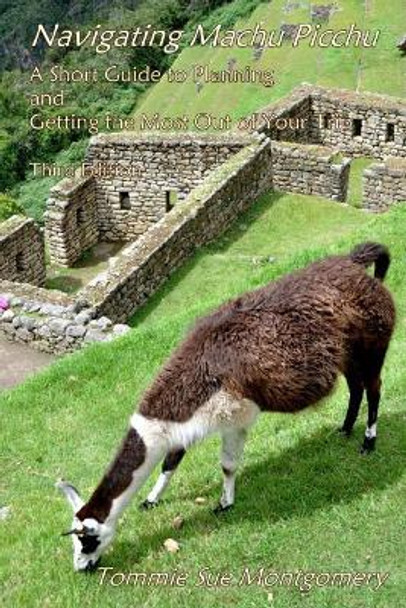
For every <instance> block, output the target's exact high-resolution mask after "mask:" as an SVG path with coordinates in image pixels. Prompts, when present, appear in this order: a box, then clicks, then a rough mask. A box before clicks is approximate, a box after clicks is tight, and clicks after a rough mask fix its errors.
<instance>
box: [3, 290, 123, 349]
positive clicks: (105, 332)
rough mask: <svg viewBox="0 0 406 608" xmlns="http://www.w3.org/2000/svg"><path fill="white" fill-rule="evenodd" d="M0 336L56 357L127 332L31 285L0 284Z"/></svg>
mask: <svg viewBox="0 0 406 608" xmlns="http://www.w3.org/2000/svg"><path fill="white" fill-rule="evenodd" d="M0 295H1V296H2V302H3V304H4V301H6V302H7V309H6V310H3V309H0V336H2V337H5V338H6V339H7V340H10V341H13V342H20V343H23V344H29V345H30V346H31V347H33V348H35V349H37V350H40V351H43V352H47V353H54V354H64V353H67V352H72V351H74V350H77V349H78V348H82V347H83V346H84V345H86V344H90V343H92V342H109V341H111V340H113V339H114V338H116V337H117V336H121V335H123V334H125V333H127V331H129V329H130V328H129V327H128V326H127V325H123V324H121V325H114V324H113V323H112V322H111V320H110V319H107V318H106V317H100V318H98V319H96V318H94V317H95V313H94V310H92V309H90V308H89V307H87V306H86V303H85V302H83V301H81V300H79V299H76V300H74V298H72V297H70V296H68V295H66V294H64V293H61V292H58V291H54V290H53V291H48V290H45V289H41V288H35V287H34V286H32V285H27V284H23V283H18V284H17V283H13V282H10V281H0Z"/></svg>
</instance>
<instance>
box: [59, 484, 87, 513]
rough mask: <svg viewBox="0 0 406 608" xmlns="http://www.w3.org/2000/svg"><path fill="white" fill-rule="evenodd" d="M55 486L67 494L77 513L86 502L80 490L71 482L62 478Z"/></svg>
mask: <svg viewBox="0 0 406 608" xmlns="http://www.w3.org/2000/svg"><path fill="white" fill-rule="evenodd" d="M55 487H56V488H58V489H59V490H60V491H61V492H62V494H63V495H64V496H65V498H66V500H67V501H68V503H69V504H70V506H71V507H72V509H73V512H74V513H76V512H77V511H79V509H81V508H82V507H83V505H84V504H85V503H84V501H83V500H82V499H81V498H80V496H79V493H78V491H77V490H76V488H74V487H73V486H72V485H71V484H70V483H68V482H67V481H64V480H63V479H61V480H60V481H57V482H56V484H55Z"/></svg>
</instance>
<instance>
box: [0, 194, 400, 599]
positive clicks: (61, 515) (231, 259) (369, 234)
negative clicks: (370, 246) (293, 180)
mask: <svg viewBox="0 0 406 608" xmlns="http://www.w3.org/2000/svg"><path fill="white" fill-rule="evenodd" d="M405 222H406V206H405V205H403V206H402V205H398V206H397V207H395V208H393V209H392V210H391V211H390V212H388V213H386V214H384V215H379V216H378V215H371V214H366V213H363V212H362V211H360V210H358V209H355V208H352V207H347V206H342V205H339V204H337V203H332V202H327V201H324V200H318V199H315V198H311V197H304V196H293V195H276V194H274V195H269V196H265V197H263V198H262V199H261V200H260V201H258V203H257V204H256V205H255V206H254V207H253V208H252V209H251V210H250V211H249V212H248V213H247V214H245V216H243V217H241V219H240V220H239V221H238V222H237V223H236V224H235V225H234V227H233V228H232V229H231V230H230V231H229V232H228V233H227V234H226V235H225V236H224V237H223V238H222V239H221V240H220V241H219V242H217V243H216V244H213V245H211V246H209V247H206V248H203V249H201V250H200V251H199V252H198V253H197V254H196V255H195V256H194V258H193V259H192V260H191V261H190V262H189V263H188V264H187V265H186V266H184V267H183V268H182V269H181V270H180V271H179V272H178V273H176V274H175V275H174V276H173V278H172V279H171V280H170V282H169V283H168V284H167V285H166V286H165V288H163V289H162V290H161V291H160V292H159V293H158V294H157V295H156V296H155V297H154V298H153V299H152V300H151V301H150V302H149V304H148V305H147V306H146V307H145V308H144V309H143V310H142V311H140V312H139V313H138V314H137V315H136V316H135V317H134V318H133V320H132V323H133V325H134V328H133V330H132V331H131V332H130V333H129V334H128V335H127V336H125V337H124V338H122V339H120V340H117V341H116V342H114V343H112V344H108V345H97V346H93V347H89V348H87V349H86V350H85V351H83V352H80V353H76V354H75V355H73V356H68V357H65V358H64V359H63V360H61V361H58V362H57V363H56V364H54V365H53V366H52V367H51V368H49V369H48V370H46V371H44V372H42V373H41V374H39V375H38V376H36V377H35V378H33V379H31V380H30V381H29V382H27V383H25V384H24V385H22V386H20V387H19V388H17V389H15V390H13V391H10V392H5V393H2V395H1V397H0V408H1V415H2V426H1V448H0V450H1V453H0V457H1V462H0V471H1V477H2V481H1V497H0V505H1V506H8V507H9V508H10V514H9V516H8V517H6V518H5V519H4V520H1V521H0V543H1V552H0V572H1V577H2V580H1V583H0V584H1V587H0V589H1V591H0V594H1V597H0V602H1V605H2V606H7V607H20V606H24V607H25V606H27V607H30V608H31V607H37V606H38V607H41V608H42V607H44V606H50V607H55V608H59V607H63V608H71V607H72V608H74V607H76V606H81V607H82V606H83V607H93V606H107V607H109V606H111V607H113V606H114V607H115V606H120V607H121V606H122V607H123V608H127V607H129V606H142V607H144V606H145V607H155V606H159V607H161V606H164V607H166V606H185V607H186V606H190V605H195V606H209V607H211V606H213V607H214V606H228V605H230V606H231V605H238V606H243V607H244V608H251V607H262V606H275V607H278V608H292V607H293V608H295V607H303V606H304V607H306V608H307V607H309V608H324V607H326V608H327V607H328V608H331V607H332V608H344V607H345V608H347V607H348V608H372V607H373V608H388V607H392V606H393V607H397V606H401V605H402V602H403V601H404V600H402V598H404V597H405V596H406V585H405V575H404V573H405V567H406V563H405V561H406V560H405V552H404V546H405V535H404V530H405V524H406V521H405V510H404V499H405V475H404V462H405V455H406V426H405V405H404V395H405V391H406V375H405V373H404V370H405V365H406V348H405V339H406V286H405V282H404V276H405V272H406V254H405V251H406V249H405V245H406V237H405V230H404V226H405ZM365 239H377V240H380V241H383V242H385V243H386V244H387V245H388V246H389V247H390V249H391V251H392V254H393V263H392V265H391V268H390V271H389V275H388V281H387V283H388V286H389V287H390V288H391V289H392V291H393V293H394V295H395V298H396V302H397V307H398V323H397V330H396V333H395V337H394V340H393V343H392V346H391V349H390V353H389V356H388V359H387V364H386V366H385V369H384V378H383V379H384V389H383V399H382V407H381V415H380V422H379V433H378V435H379V437H378V449H377V451H376V452H375V453H374V454H372V455H371V456H370V457H367V458H364V457H361V456H360V454H359V453H358V447H359V443H360V440H361V438H362V435H363V430H364V423H365V407H364V409H363V411H362V413H361V416H360V420H359V422H358V424H357V425H356V428H355V433H354V436H353V437H352V438H351V439H350V440H344V439H343V438H341V437H339V436H338V435H337V434H336V428H337V427H338V425H339V424H340V423H341V422H342V419H343V416H344V414H345V409H346V401H347V392H346V389H345V386H344V383H343V382H340V383H339V385H338V387H337V390H336V391H335V393H334V395H332V396H331V397H330V398H329V399H328V400H327V401H326V403H324V404H323V405H322V406H321V407H318V408H312V409H311V410H309V411H305V412H303V413H301V414H299V415H295V416H288V415H286V416H283V415H276V414H275V415H268V416H263V417H262V418H261V419H260V421H259V423H258V424H257V425H256V427H255V428H254V429H253V432H252V435H251V438H250V441H248V443H247V448H246V452H245V458H244V463H243V466H242V468H241V470H240V474H239V477H238V488H237V502H236V506H235V508H234V510H232V511H230V512H228V513H227V514H224V516H222V517H220V518H217V517H215V516H214V515H213V514H212V513H211V510H210V509H211V507H212V506H214V505H215V504H216V502H217V499H218V496H219V493H220V488H221V472H220V467H219V464H218V457H219V442H218V440H217V439H216V438H214V439H211V440H210V441H208V442H205V443H204V444H202V445H199V446H197V447H196V448H195V449H193V450H191V452H190V453H189V455H188V456H187V457H186V459H185V461H184V463H182V466H181V467H180V469H179V472H178V474H177V476H176V477H175V478H174V480H173V485H172V486H171V488H170V489H169V491H168V494H167V497H166V500H165V502H164V503H163V504H162V505H161V507H160V508H159V509H156V510H155V511H152V512H147V513H143V512H139V511H138V510H137V503H138V502H139V500H140V499H141V498H143V497H144V496H145V495H146V492H147V490H148V488H149V487H150V485H151V483H152V481H153V480H151V481H150V482H149V483H148V484H147V487H145V488H143V491H142V496H138V497H136V498H135V501H134V503H133V504H132V506H131V507H130V508H129V510H128V511H127V512H126V515H125V517H124V518H123V520H122V523H121V526H120V527H119V531H118V535H117V538H116V542H115V543H114V545H113V547H112V549H111V550H110V551H109V553H108V554H107V555H106V556H105V558H104V561H103V565H104V566H109V567H112V568H114V572H125V573H129V572H166V571H168V572H172V571H173V570H174V569H176V568H177V569H178V571H179V572H185V573H187V574H188V577H189V578H188V581H187V585H186V587H184V588H177V587H160V586H151V587H140V586H132V585H128V586H126V585H124V584H122V585H118V586H113V585H111V584H105V585H100V575H99V574H95V575H94V576H85V575H78V574H74V573H73V570H72V564H71V559H72V556H71V544H70V540H68V539H64V538H61V537H60V536H59V534H60V532H62V531H64V530H66V529H68V526H69V525H70V522H71V514H70V512H69V510H68V508H67V506H66V504H65V502H64V500H63V499H62V497H61V496H60V495H59V494H58V493H57V490H55V489H54V487H53V484H54V481H55V480H56V479H57V478H58V477H61V476H63V477H65V478H67V479H69V480H71V481H72V482H74V483H76V484H77V485H78V487H79V489H80V490H81V491H82V492H83V494H84V495H85V496H86V497H87V496H88V495H89V493H90V492H91V490H92V489H93V488H94V486H95V484H96V482H97V481H98V480H99V478H100V475H101V474H102V472H103V470H104V468H105V466H106V465H107V463H108V462H109V460H110V459H111V457H112V455H113V452H114V450H115V448H116V446H117V444H118V443H119V441H120V439H121V436H122V435H123V433H124V431H125V428H126V426H127V421H128V418H129V416H130V414H131V412H132V411H133V409H134V407H136V404H137V401H138V399H139V396H140V394H141V392H142V391H143V390H144V389H145V387H146V386H147V385H148V383H149V382H150V381H151V379H152V378H153V377H154V375H155V373H156V371H157V369H158V368H159V366H160V365H161V364H162V362H163V360H165V358H166V357H167V356H168V355H169V353H170V352H171V351H172V349H173V348H174V346H175V345H176V344H177V343H178V342H179V340H180V339H181V338H182V336H183V335H184V333H185V331H186V330H187V328H188V327H189V326H190V325H191V324H192V323H193V321H194V319H195V318H196V316H198V315H200V314H202V313H204V312H205V311H207V310H209V309H211V308H213V307H214V306H215V305H217V304H218V303H220V302H222V301H223V300H224V299H226V298H227V297H229V296H232V295H234V294H236V293H240V292H242V291H244V290H246V289H249V288H253V287H255V286H257V285H262V284H264V283H265V282H267V281H269V280H271V279H273V278H276V277H277V276H279V275H281V274H283V273H285V272H287V271H289V270H292V269H293V268H297V267H300V266H302V265H304V264H305V263H307V262H308V261H310V260H312V259H315V258H317V257H319V256H321V255H324V254H326V253H335V252H339V251H340V252H346V251H348V250H349V249H350V247H352V246H353V245H354V244H355V243H357V242H359V241H362V240H365ZM197 496H202V497H204V498H206V503H205V504H203V505H197V504H196V503H195V498H196V497H197ZM177 514H182V516H183V517H184V518H185V524H184V527H183V528H182V529H181V530H175V529H173V527H172V525H171V521H172V519H173V517H174V516H175V515H177ZM168 537H172V538H175V539H177V540H178V542H179V543H180V546H181V548H180V551H179V552H178V553H177V554H174V555H171V554H168V553H167V552H166V551H165V550H164V549H163V546H162V545H163V542H164V540H165V539H166V538H168ZM244 567H248V568H249V570H250V572H251V574H252V575H254V574H255V573H256V572H257V571H258V569H259V568H261V567H263V568H265V569H266V570H274V571H278V572H282V571H287V572H298V571H303V572H316V573H321V572H354V571H357V572H381V573H389V578H388V580H387V581H386V583H385V584H384V585H383V586H382V587H381V589H379V590H377V591H373V590H372V589H371V588H368V587H365V586H364V587H363V586H360V587H353V588H337V587H335V588H327V587H326V588H313V589H312V590H310V591H308V592H301V591H300V590H299V589H297V588H295V587H287V586H284V587H271V588H269V589H267V588H264V587H262V586H258V585H256V584H252V585H250V586H238V585H233V586H231V587H228V588H208V587H205V588H201V587H200V588H199V587H196V583H197V582H198V580H199V579H198V572H199V571H200V570H201V569H203V568H210V569H212V570H213V571H214V572H221V571H224V572H230V573H232V574H233V575H234V577H235V581H238V580H239V577H240V575H241V572H242V570H243V568H244ZM269 593H272V594H273V595H272V596H268V594H269Z"/></svg>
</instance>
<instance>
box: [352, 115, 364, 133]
mask: <svg viewBox="0 0 406 608" xmlns="http://www.w3.org/2000/svg"><path fill="white" fill-rule="evenodd" d="M361 133H362V119H361V118H354V119H353V121H352V136H353V137H358V136H359V135H361Z"/></svg>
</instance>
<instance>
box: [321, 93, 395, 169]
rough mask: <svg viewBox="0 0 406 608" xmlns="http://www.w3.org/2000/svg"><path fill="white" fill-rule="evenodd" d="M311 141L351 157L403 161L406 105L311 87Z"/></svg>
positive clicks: (371, 95) (369, 95)
mask: <svg viewBox="0 0 406 608" xmlns="http://www.w3.org/2000/svg"><path fill="white" fill-rule="evenodd" d="M311 98H312V120H313V129H312V131H313V132H312V138H311V139H312V141H318V142H319V143H321V144H323V145H325V146H329V147H331V148H334V149H335V150H337V151H340V152H344V153H346V154H348V155H350V156H370V157H373V158H380V159H381V158H384V157H385V156H397V157H406V104H405V102H404V101H402V100H396V99H393V98H390V97H386V96H384V95H373V94H370V93H362V94H361V93H354V92H352V91H339V90H326V89H321V88H318V87H313V88H312V91H311Z"/></svg>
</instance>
